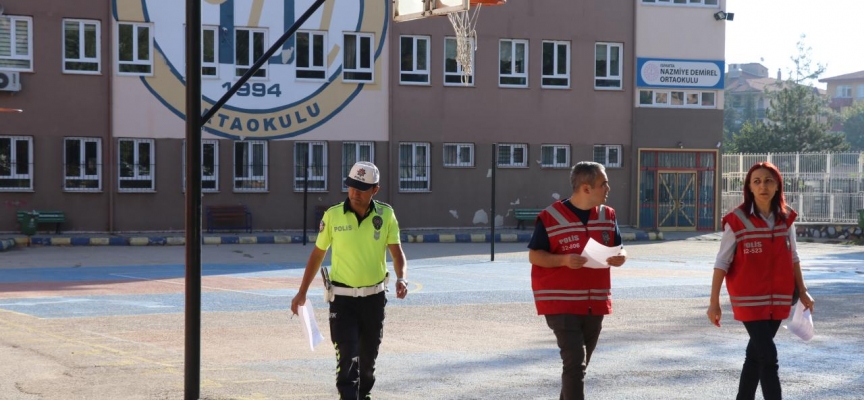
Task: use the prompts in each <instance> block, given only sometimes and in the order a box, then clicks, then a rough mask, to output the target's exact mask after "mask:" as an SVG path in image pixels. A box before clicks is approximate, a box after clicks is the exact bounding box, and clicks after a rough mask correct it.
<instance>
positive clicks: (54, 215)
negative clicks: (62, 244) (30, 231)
mask: <svg viewBox="0 0 864 400" xmlns="http://www.w3.org/2000/svg"><path fill="white" fill-rule="evenodd" d="M31 213H35V214H36V226H37V227H38V226H39V224H55V225H54V232H55V233H58V234H59V233H60V228H61V226H62V225H63V223H64V222H66V214H65V213H64V212H63V211H39V210H33V211H18V212H17V213H16V214H17V217H18V223H19V224H21V230H22V231H24V230H25V229H24V221H25V219H26V215H27V214H31Z"/></svg>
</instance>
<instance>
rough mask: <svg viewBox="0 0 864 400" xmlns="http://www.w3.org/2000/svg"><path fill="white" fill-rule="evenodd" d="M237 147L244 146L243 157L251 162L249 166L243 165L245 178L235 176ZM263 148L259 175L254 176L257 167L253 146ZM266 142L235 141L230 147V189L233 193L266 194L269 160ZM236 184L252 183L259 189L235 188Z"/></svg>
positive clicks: (268, 183)
mask: <svg viewBox="0 0 864 400" xmlns="http://www.w3.org/2000/svg"><path fill="white" fill-rule="evenodd" d="M238 145H246V149H245V154H244V157H248V158H249V160H251V162H250V164H247V165H245V166H244V167H245V168H243V169H244V170H245V171H246V173H248V175H247V176H237V146H238ZM258 145H260V146H263V149H262V150H263V151H262V154H263V156H262V157H263V160H261V164H260V166H261V171H262V173H261V174H260V175H256V174H255V167H256V166H258V164H256V162H255V146H258ZM268 148H269V146H268V141H266V140H235V141H234V144H233V146H231V150H232V151H231V158H232V161H233V163H232V169H231V176H232V180H231V182H232V183H231V187H232V189H233V191H234V192H235V193H261V192H267V191H268V190H269V186H270V182H269V179H268V172H269V171H268V169H269V166H268V160H269V154H268V153H269V152H268ZM238 182H252V183H256V182H258V183H257V184H256V185H257V186H259V187H237V184H238Z"/></svg>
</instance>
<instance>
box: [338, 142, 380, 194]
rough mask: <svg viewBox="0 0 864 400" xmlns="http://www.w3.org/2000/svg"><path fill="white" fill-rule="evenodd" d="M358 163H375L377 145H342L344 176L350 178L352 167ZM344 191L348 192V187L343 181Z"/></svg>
mask: <svg viewBox="0 0 864 400" xmlns="http://www.w3.org/2000/svg"><path fill="white" fill-rule="evenodd" d="M358 161H369V162H371V163H375V143H372V142H345V143H342V175H340V176H343V177H344V176H348V173H349V172H351V167H353V166H354V163H356V162H358ZM342 191H343V192H347V191H348V185H346V184H345V181H344V180H342Z"/></svg>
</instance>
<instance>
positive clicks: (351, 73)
mask: <svg viewBox="0 0 864 400" xmlns="http://www.w3.org/2000/svg"><path fill="white" fill-rule="evenodd" d="M373 39H374V36H373V35H372V34H369V33H346V34H345V38H344V45H345V50H343V51H342V54H343V57H344V59H343V60H342V80H343V81H345V82H372V78H373V75H374V73H373V72H374V71H373V69H372V67H373V64H372V56H373V53H372V40H373Z"/></svg>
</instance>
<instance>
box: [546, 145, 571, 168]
mask: <svg viewBox="0 0 864 400" xmlns="http://www.w3.org/2000/svg"><path fill="white" fill-rule="evenodd" d="M546 149H552V163H546V162H545V161H544V160H543V152H544V150H546ZM560 150H563V151H564V158H565V160H564V162H562V163H559V162H556V159H557V156H558V151H560ZM570 154H571V152H570V145H569V144H543V145H540V168H545V169H566V168H570Z"/></svg>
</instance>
